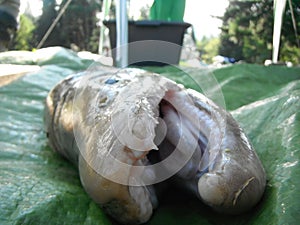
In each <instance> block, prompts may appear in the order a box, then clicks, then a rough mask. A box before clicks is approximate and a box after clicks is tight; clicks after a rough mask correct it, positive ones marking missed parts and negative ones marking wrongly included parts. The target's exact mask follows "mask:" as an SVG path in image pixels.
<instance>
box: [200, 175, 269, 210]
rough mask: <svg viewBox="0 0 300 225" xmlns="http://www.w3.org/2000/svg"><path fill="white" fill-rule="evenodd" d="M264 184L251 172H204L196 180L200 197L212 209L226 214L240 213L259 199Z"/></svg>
mask: <svg viewBox="0 0 300 225" xmlns="http://www.w3.org/2000/svg"><path fill="white" fill-rule="evenodd" d="M263 190H264V185H262V184H261V183H260V182H259V179H258V178H256V177H255V176H252V175H251V174H243V175H242V174H239V173H238V172H235V173H231V175H230V177H227V176H226V174H225V173H221V172H216V173H206V174H204V175H203V176H202V177H201V178H200V179H199V181H198V192H199V195H200V198H201V199H202V200H203V201H204V202H205V203H206V204H207V205H209V206H211V207H212V208H213V209H214V210H216V211H218V212H220V213H226V214H240V213H243V212H246V211H247V210H249V209H251V208H252V207H253V206H254V205H256V204H257V202H258V201H259V200H260V198H261V196H262V194H263Z"/></svg>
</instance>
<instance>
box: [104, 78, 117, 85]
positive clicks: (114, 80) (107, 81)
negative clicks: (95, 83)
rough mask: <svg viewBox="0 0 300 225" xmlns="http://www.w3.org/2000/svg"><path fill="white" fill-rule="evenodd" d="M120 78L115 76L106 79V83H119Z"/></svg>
mask: <svg viewBox="0 0 300 225" xmlns="http://www.w3.org/2000/svg"><path fill="white" fill-rule="evenodd" d="M118 81H119V80H117V79H115V78H109V79H107V80H106V81H105V84H114V83H117V82H118Z"/></svg>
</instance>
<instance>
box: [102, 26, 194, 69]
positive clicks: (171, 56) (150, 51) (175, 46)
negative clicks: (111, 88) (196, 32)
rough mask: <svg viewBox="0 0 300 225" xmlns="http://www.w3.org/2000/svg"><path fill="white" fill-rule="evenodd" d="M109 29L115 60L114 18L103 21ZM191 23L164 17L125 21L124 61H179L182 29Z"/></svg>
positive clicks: (154, 63)
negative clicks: (164, 19) (168, 19)
mask: <svg viewBox="0 0 300 225" xmlns="http://www.w3.org/2000/svg"><path fill="white" fill-rule="evenodd" d="M103 23H104V25H105V26H107V27H108V29H109V39H110V44H111V49H112V56H113V59H114V64H116V49H115V48H116V39H117V35H116V21H115V20H109V21H104V22H103ZM190 26H191V24H189V23H185V22H166V21H151V20H141V21H128V43H129V45H128V65H135V66H165V65H170V64H172V65H175V64H178V63H179V59H180V53H181V46H182V43H183V37H184V33H185V30H186V29H187V28H188V27H190Z"/></svg>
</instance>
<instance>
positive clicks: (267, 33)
mask: <svg viewBox="0 0 300 225" xmlns="http://www.w3.org/2000/svg"><path fill="white" fill-rule="evenodd" d="M292 5H293V12H294V15H295V17H296V21H297V25H296V26H297V29H298V31H299V30H300V0H292ZM273 19H274V16H273V0H261V1H240V0H231V1H230V4H229V6H228V8H227V9H226V12H225V14H224V16H223V25H222V33H221V45H220V48H219V54H221V55H225V56H229V57H234V58H236V59H238V60H244V61H246V62H250V63H262V62H264V60H266V59H270V58H271V55H272V37H273V21H274V20H273ZM293 30H294V28H293V24H292V19H291V10H290V8H289V6H288V4H287V7H286V11H285V15H284V18H283V26H282V37H281V52H280V60H282V61H291V62H293V63H295V64H299V63H300V52H299V48H298V46H297V41H296V40H297V39H299V38H300V36H299V34H298V37H297V38H296V37H295V34H294V32H293Z"/></svg>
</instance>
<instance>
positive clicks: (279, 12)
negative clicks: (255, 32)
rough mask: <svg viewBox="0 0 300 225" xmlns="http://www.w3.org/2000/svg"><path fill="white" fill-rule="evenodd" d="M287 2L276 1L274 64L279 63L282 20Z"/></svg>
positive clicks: (282, 0) (283, 0) (284, 0)
mask: <svg viewBox="0 0 300 225" xmlns="http://www.w3.org/2000/svg"><path fill="white" fill-rule="evenodd" d="M285 5H286V0H274V27H273V56H272V61H273V63H277V62H278V54H279V47H280V36H281V26H282V18H283V13H284V10H285Z"/></svg>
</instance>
